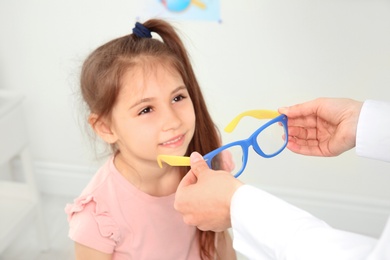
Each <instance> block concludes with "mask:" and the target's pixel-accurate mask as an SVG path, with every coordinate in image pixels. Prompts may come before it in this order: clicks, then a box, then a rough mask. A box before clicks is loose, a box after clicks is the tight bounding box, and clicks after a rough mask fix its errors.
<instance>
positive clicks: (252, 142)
mask: <svg viewBox="0 0 390 260" xmlns="http://www.w3.org/2000/svg"><path fill="white" fill-rule="evenodd" d="M275 115H276V117H274V116H275ZM245 116H252V117H255V118H258V119H268V118H272V119H271V120H270V121H268V122H267V123H265V124H264V125H262V126H260V127H259V128H258V129H257V130H256V131H254V132H253V133H252V134H251V136H250V137H249V138H247V139H243V140H239V141H235V142H231V143H228V144H225V145H223V146H221V147H219V148H217V149H215V150H213V151H211V152H209V153H207V154H206V155H204V156H203V159H204V160H205V161H206V163H207V165H208V166H209V168H210V169H212V165H211V161H212V159H213V158H214V157H215V156H216V155H217V154H219V153H220V152H222V151H223V150H225V149H228V148H230V147H232V146H240V147H241V148H242V151H243V158H242V167H241V169H240V171H238V172H237V173H236V174H235V175H234V177H235V178H237V177H239V176H240V175H241V174H242V172H243V171H244V170H245V168H246V165H247V162H248V150H249V147H250V146H252V147H253V150H255V152H256V153H257V154H258V155H260V156H262V157H264V158H271V157H274V156H276V155H278V154H279V153H281V152H282V151H283V150H284V149H285V148H286V146H287V141H288V140H287V137H288V127H287V120H288V119H287V116H286V115H284V114H279V113H277V112H276V111H270V110H250V111H246V112H243V113H241V114H240V115H238V116H237V117H236V118H234V119H233V121H231V122H230V123H229V124H228V126H227V127H226V128H225V129H224V130H225V132H229V133H230V132H232V131H233V130H234V128H235V127H236V126H237V124H238V123H239V121H240V120H241V118H243V117H245ZM273 117H274V118H273ZM278 122H279V123H281V124H282V126H283V128H284V132H285V137H284V138H285V140H284V144H283V146H282V147H281V148H280V149H279V150H277V151H276V152H274V153H271V154H265V153H264V152H263V151H262V150H261V148H260V146H259V145H258V143H257V140H256V138H257V136H258V135H259V134H260V133H261V132H262V131H263V130H264V129H266V128H267V127H269V126H270V125H273V124H275V123H278ZM281 138H282V137H281ZM157 161H158V164H159V165H160V167H162V161H163V162H165V163H167V164H169V165H171V166H190V158H189V157H187V156H174V155H173V156H172V155H158V157H157Z"/></svg>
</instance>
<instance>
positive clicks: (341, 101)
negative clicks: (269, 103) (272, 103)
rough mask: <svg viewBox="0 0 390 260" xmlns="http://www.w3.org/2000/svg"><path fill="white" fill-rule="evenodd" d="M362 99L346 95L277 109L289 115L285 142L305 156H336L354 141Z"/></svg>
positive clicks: (289, 147) (353, 144) (353, 143)
mask: <svg viewBox="0 0 390 260" xmlns="http://www.w3.org/2000/svg"><path fill="white" fill-rule="evenodd" d="M362 105H363V102H359V101H355V100H352V99H345V98H318V99H315V100H312V101H309V102H306V103H302V104H298V105H294V106H291V107H284V108H279V113H281V114H285V115H287V117H288V131H289V136H288V144H287V148H288V149H290V150H291V151H293V152H295V153H299V154H304V155H314V156H337V155H339V154H341V153H343V152H345V151H347V150H349V149H351V148H353V147H354V146H355V144H356V129H357V124H358V120H359V115H360V110H361V108H362Z"/></svg>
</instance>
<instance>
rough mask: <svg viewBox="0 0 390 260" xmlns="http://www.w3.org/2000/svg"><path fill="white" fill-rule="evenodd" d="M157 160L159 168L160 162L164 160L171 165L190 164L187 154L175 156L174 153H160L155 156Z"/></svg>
mask: <svg viewBox="0 0 390 260" xmlns="http://www.w3.org/2000/svg"><path fill="white" fill-rule="evenodd" d="M157 162H158V165H159V166H160V168H162V163H163V162H165V163H166V164H169V165H171V166H190V165H191V164H190V157H187V156H175V155H165V154H160V155H158V156H157Z"/></svg>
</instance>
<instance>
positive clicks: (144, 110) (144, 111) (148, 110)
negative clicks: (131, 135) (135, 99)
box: [138, 107, 152, 115]
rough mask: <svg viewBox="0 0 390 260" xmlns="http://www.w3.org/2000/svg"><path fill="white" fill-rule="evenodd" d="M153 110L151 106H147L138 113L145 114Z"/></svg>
mask: <svg viewBox="0 0 390 260" xmlns="http://www.w3.org/2000/svg"><path fill="white" fill-rule="evenodd" d="M151 111H152V108H151V107H145V108H144V109H142V110H141V111H140V112H139V113H138V115H143V114H147V113H150V112H151Z"/></svg>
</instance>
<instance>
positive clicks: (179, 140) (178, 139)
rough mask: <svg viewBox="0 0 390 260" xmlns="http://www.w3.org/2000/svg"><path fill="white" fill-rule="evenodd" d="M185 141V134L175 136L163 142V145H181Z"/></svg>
mask: <svg viewBox="0 0 390 260" xmlns="http://www.w3.org/2000/svg"><path fill="white" fill-rule="evenodd" d="M183 142H184V135H180V136H178V137H176V138H173V139H171V140H169V141H167V142H164V143H162V144H161V145H162V146H179V145H181V144H182V143H183Z"/></svg>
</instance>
